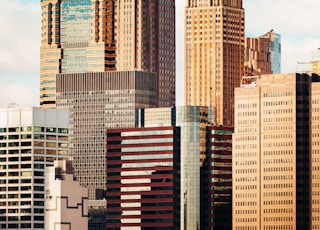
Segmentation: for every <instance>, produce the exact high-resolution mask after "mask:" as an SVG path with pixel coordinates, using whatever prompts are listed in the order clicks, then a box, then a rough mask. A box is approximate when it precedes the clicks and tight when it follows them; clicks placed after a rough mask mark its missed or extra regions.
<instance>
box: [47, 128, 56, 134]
mask: <svg viewBox="0 0 320 230" xmlns="http://www.w3.org/2000/svg"><path fill="white" fill-rule="evenodd" d="M46 132H47V133H55V132H56V128H52V127H47V128H46Z"/></svg>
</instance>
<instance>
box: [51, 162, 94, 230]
mask: <svg viewBox="0 0 320 230" xmlns="http://www.w3.org/2000/svg"><path fill="white" fill-rule="evenodd" d="M45 178H46V179H45V191H46V198H45V208H46V209H45V226H46V228H45V229H46V230H56V229H70V230H77V229H82V230H87V229H88V189H87V188H84V187H81V186H80V184H79V181H76V180H75V178H74V176H73V169H72V161H66V160H64V161H55V162H54V166H50V167H47V168H46V173H45Z"/></svg>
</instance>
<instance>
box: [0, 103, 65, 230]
mask: <svg viewBox="0 0 320 230" xmlns="http://www.w3.org/2000/svg"><path fill="white" fill-rule="evenodd" d="M68 127H69V114H68V111H66V110H58V109H43V108H5V109H0V228H2V229H44V201H45V199H44V197H45V195H44V194H45V191H44V178H45V177H44V171H45V167H46V166H52V165H53V161H54V160H58V159H67V158H68V141H69V134H68V133H69V130H68Z"/></svg>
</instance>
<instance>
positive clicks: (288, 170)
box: [232, 73, 319, 230]
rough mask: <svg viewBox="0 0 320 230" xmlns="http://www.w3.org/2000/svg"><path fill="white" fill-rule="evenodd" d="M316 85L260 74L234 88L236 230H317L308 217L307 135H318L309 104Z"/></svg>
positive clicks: (301, 78) (306, 80)
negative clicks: (311, 117)
mask: <svg viewBox="0 0 320 230" xmlns="http://www.w3.org/2000/svg"><path fill="white" fill-rule="evenodd" d="M312 81H319V76H313V77H311V76H309V75H307V74H295V73H293V74H277V75H261V76H255V77H252V78H251V79H249V78H247V79H246V81H244V82H246V84H243V85H242V87H240V88H236V89H235V132H234V135H233V165H232V167H233V172H232V174H233V229H234V230H241V229H257V230H258V229H266V230H267V229H270V230H271V229H316V228H311V226H312V225H311V217H310V216H311V215H312V216H313V214H311V205H310V199H312V200H314V197H312V198H311V197H310V196H309V194H311V192H310V188H311V184H310V183H311V181H310V180H309V178H310V177H311V176H310V164H309V161H310V160H311V159H310V156H311V155H309V153H310V149H313V148H314V145H313V143H314V142H313V141H312V142H310V139H309V136H310V135H311V133H312V136H314V135H318V134H313V133H314V130H313V129H311V128H309V116H310V114H309V101H310V95H311V94H313V91H312V92H311V91H310V89H311V85H312V84H319V83H312ZM312 87H317V89H318V90H319V85H317V86H312ZM312 89H313V88H312ZM318 94H319V93H318ZM315 100H317V99H315ZM317 107H319V105H317ZM315 110H317V111H318V112H319V108H317V109H316V108H315V109H314V111H315ZM317 116H319V113H318V114H317ZM315 119H316V116H315V117H314V118H313V120H315ZM310 124H312V127H314V128H316V127H318V126H319V125H318V126H314V125H313V121H312V123H310ZM310 127H311V126H310ZM317 130H319V129H317ZM309 142H310V143H312V145H310V146H311V147H309ZM318 151H319V150H315V152H318ZM312 158H314V159H318V157H315V155H313V156H312ZM317 162H318V160H316V162H313V164H317ZM313 167H317V166H316V165H314V166H313ZM312 169H313V168H312ZM314 173H315V171H313V174H314ZM318 173H319V170H317V174H318ZM313 177H314V176H313ZM318 177H319V176H317V178H318ZM317 183H318V182H317ZM312 185H313V184H312ZM317 189H318V190H319V188H317ZM312 191H313V186H312ZM318 193H319V192H317V193H315V195H316V194H318ZM312 194H314V193H313V192H312ZM317 199H318V198H317ZM317 199H315V200H317ZM317 203H318V202H317ZM318 205H319V204H318ZM312 210H313V209H312ZM315 210H317V209H315ZM317 215H318V216H319V213H318V214H317ZM316 219H319V217H317V218H316Z"/></svg>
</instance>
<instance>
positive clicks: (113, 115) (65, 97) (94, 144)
mask: <svg viewBox="0 0 320 230" xmlns="http://www.w3.org/2000/svg"><path fill="white" fill-rule="evenodd" d="M156 83H157V81H156V75H155V74H153V73H149V72H141V71H112V72H95V73H75V74H59V75H57V107H58V108H64V109H69V110H70V130H71V132H70V156H72V157H73V166H74V171H75V176H76V177H77V178H78V180H79V181H80V184H81V185H82V186H84V187H87V188H89V199H90V200H96V199H102V198H103V196H100V195H98V194H96V192H100V190H101V189H103V190H104V189H105V187H106V160H105V159H106V146H105V145H106V139H105V131H106V129H107V128H123V127H134V125H135V109H138V108H148V107H156V106H157V92H156V88H157V85H156ZM97 189H98V190H97ZM100 194H103V192H102V193H100Z"/></svg>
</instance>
